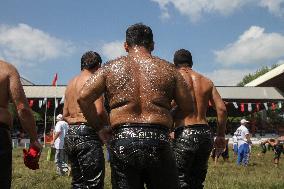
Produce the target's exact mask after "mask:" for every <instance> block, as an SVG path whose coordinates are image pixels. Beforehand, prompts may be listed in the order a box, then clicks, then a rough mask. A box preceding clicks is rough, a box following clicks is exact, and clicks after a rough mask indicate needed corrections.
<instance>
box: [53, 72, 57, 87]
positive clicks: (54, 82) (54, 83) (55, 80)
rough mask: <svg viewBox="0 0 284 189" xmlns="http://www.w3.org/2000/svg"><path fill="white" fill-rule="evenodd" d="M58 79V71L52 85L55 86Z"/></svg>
mask: <svg viewBox="0 0 284 189" xmlns="http://www.w3.org/2000/svg"><path fill="white" fill-rule="evenodd" d="M57 79H58V75H57V73H56V74H55V75H54V78H53V80H52V86H55V85H56V83H57Z"/></svg>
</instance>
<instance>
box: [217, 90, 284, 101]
mask: <svg viewBox="0 0 284 189" xmlns="http://www.w3.org/2000/svg"><path fill="white" fill-rule="evenodd" d="M217 90H218V91H219V93H220V95H221V97H222V99H223V100H225V101H232V100H234V101H242V102H253V101H258V102H259V101H266V102H268V101H276V100H284V95H283V93H282V92H281V91H279V90H278V89H276V88H274V87H217Z"/></svg>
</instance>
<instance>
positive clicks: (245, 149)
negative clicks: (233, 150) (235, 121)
mask: <svg viewBox="0 0 284 189" xmlns="http://www.w3.org/2000/svg"><path fill="white" fill-rule="evenodd" d="M240 123H241V126H240V127H239V128H237V130H236V132H235V136H236V137H237V141H238V159H237V164H238V165H244V166H247V165H248V162H249V153H250V147H249V144H250V143H251V140H250V134H249V130H248V129H247V125H248V123H249V121H247V120H246V119H242V120H241V121H240Z"/></svg>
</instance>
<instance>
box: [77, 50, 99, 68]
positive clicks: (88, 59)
mask: <svg viewBox="0 0 284 189" xmlns="http://www.w3.org/2000/svg"><path fill="white" fill-rule="evenodd" d="M101 63H102V58H101V56H100V55H99V54H98V53H97V52H94V51H88V52H86V53H85V54H83V56H82V58H81V70H83V69H92V68H95V67H96V66H100V65H101Z"/></svg>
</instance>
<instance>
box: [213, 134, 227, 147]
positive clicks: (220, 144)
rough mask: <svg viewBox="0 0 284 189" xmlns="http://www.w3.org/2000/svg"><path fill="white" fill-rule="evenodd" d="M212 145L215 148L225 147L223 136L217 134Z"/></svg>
mask: <svg viewBox="0 0 284 189" xmlns="http://www.w3.org/2000/svg"><path fill="white" fill-rule="evenodd" d="M214 146H215V148H216V149H222V150H223V149H225V147H226V140H225V137H220V136H217V137H216V139H215V142H214Z"/></svg>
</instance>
